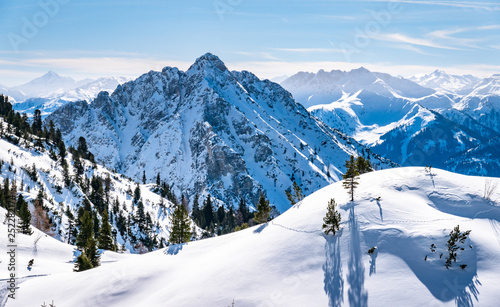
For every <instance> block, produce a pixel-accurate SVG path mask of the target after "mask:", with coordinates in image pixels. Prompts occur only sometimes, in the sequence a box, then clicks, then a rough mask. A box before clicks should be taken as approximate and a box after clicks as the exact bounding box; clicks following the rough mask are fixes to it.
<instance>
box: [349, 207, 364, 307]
mask: <svg viewBox="0 0 500 307" xmlns="http://www.w3.org/2000/svg"><path fill="white" fill-rule="evenodd" d="M349 234H350V246H349V263H348V267H349V271H348V272H347V282H348V283H349V290H348V291H347V294H348V297H349V305H350V306H367V305H368V291H366V289H365V288H364V284H365V267H364V265H363V262H362V255H361V240H360V230H359V225H358V221H357V220H356V216H355V214H354V207H351V209H350V210H349Z"/></svg>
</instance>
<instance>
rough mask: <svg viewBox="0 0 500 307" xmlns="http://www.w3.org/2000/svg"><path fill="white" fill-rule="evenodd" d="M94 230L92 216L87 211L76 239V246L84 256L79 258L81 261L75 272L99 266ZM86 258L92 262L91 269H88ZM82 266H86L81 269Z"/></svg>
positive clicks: (77, 263)
mask: <svg viewBox="0 0 500 307" xmlns="http://www.w3.org/2000/svg"><path fill="white" fill-rule="evenodd" d="M93 228H94V222H93V220H92V216H91V214H90V213H89V212H88V211H85V213H83V216H82V218H81V229H80V232H79V233H78V236H77V238H76V245H77V246H78V248H79V249H80V250H81V251H82V254H81V255H80V256H78V258H79V259H77V261H76V263H75V270H78V271H82V268H84V269H89V268H93V267H97V266H99V261H100V259H99V258H100V255H99V251H98V250H97V242H96V240H95V239H94V229H93ZM85 257H87V258H88V261H90V264H91V266H90V267H88V261H87V260H86V259H85ZM82 264H84V266H83V267H81V265H82Z"/></svg>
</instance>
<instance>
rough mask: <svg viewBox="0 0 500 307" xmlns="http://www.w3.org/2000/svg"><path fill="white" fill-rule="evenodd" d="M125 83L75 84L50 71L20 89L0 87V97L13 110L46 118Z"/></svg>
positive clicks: (106, 79)
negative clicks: (8, 100) (6, 99)
mask: <svg viewBox="0 0 500 307" xmlns="http://www.w3.org/2000/svg"><path fill="white" fill-rule="evenodd" d="M128 80H129V79H128V78H125V77H104V78H99V79H95V80H93V79H84V80H80V81H76V80H74V79H72V78H70V77H62V76H60V75H59V74H57V73H55V72H53V71H49V72H48V73H46V74H45V75H43V76H41V77H39V78H36V79H34V80H32V81H30V82H28V83H26V84H23V85H19V86H14V87H11V88H8V87H5V86H1V85H0V93H3V94H5V95H7V96H9V97H10V98H11V101H12V102H14V110H16V111H18V112H21V113H28V114H33V113H34V111H35V110H36V109H39V110H41V111H42V114H43V115H44V116H46V115H48V114H50V113H52V112H53V111H54V110H55V109H57V108H58V107H60V106H62V105H64V104H66V103H67V102H69V101H77V100H86V101H90V100H92V99H94V98H95V97H97V94H98V93H99V92H101V91H108V92H113V91H114V90H115V89H116V87H117V86H118V85H120V84H123V83H125V82H126V81H128Z"/></svg>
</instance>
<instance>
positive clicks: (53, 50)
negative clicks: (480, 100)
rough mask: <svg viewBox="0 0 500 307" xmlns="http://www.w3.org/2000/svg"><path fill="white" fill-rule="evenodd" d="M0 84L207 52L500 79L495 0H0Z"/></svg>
mask: <svg viewBox="0 0 500 307" xmlns="http://www.w3.org/2000/svg"><path fill="white" fill-rule="evenodd" d="M0 12H1V15H2V18H1V19H0V29H2V31H1V32H0V33H1V35H2V36H3V37H2V39H0V84H3V85H6V86H13V85H17V84H21V83H24V82H27V81H29V80H31V79H33V78H35V77H38V76H40V75H42V74H44V73H45V72H47V71H48V70H53V71H56V72H58V73H59V74H61V75H65V76H71V77H73V78H75V79H83V78H86V77H91V78H95V77H101V76H111V75H116V76H128V77H135V76H139V75H140V74H142V73H144V72H147V71H149V70H151V69H154V70H160V69H161V68H162V67H164V66H177V67H179V68H181V69H187V68H188V67H189V65H190V64H191V63H192V62H193V61H194V60H195V59H196V58H197V57H199V56H201V55H202V54H204V53H205V52H212V53H214V54H216V55H218V56H219V57H220V58H221V59H222V60H223V61H224V62H225V63H226V65H227V66H228V67H229V68H230V69H236V70H243V69H245V70H250V71H252V72H254V73H256V74H257V75H258V76H259V77H262V78H271V77H275V76H280V75H292V74H294V73H295V72H297V71H300V70H304V71H317V70H319V69H325V70H331V69H341V70H350V69H353V68H357V67H360V66H365V67H367V68H368V69H371V70H375V71H382V72H388V73H391V74H394V75H403V76H408V75H412V74H417V73H430V72H432V71H433V70H434V69H443V70H445V71H447V72H449V73H455V74H466V73H472V74H474V75H478V76H483V77H486V76H489V75H491V74H493V73H498V72H500V57H499V54H500V3H498V2H496V3H495V2H494V1H488V0H485V1H452V0H406V1H383V0H380V1H377V0H374V1H349V0H343V1H337V0H307V1H298V0H291V1H282V0H275V1H270V0H267V1H264V0H189V1H186V0H175V1H170V0H163V1H152V0H145V1H129V0H121V1H106V0H100V1H94V0H85V1H83V0H37V1H33V0H25V1H22V3H21V1H17V0H2V1H0Z"/></svg>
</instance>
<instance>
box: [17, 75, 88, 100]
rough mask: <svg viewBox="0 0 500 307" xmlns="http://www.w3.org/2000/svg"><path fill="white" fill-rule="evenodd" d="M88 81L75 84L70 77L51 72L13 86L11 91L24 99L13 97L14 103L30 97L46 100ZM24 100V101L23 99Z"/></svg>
mask: <svg viewBox="0 0 500 307" xmlns="http://www.w3.org/2000/svg"><path fill="white" fill-rule="evenodd" d="M88 81H89V80H85V81H83V82H82V83H81V82H77V81H75V80H74V79H72V78H70V77H63V76H60V75H58V74H57V73H55V72H53V71H51V70H50V71H49V72H47V73H46V74H45V75H43V76H41V77H39V78H36V79H34V80H31V81H30V82H28V83H25V84H22V85H18V86H14V87H12V88H11V89H12V90H17V91H19V92H21V93H23V94H24V97H19V98H18V97H14V99H16V101H19V102H20V101H22V100H24V99H26V98H32V97H41V98H47V97H49V96H54V95H57V94H62V93H64V92H66V91H68V90H70V89H73V88H75V87H78V86H79V85H83V83H84V82H88ZM23 98H24V99H23Z"/></svg>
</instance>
